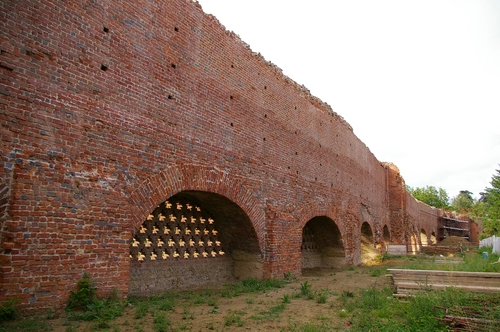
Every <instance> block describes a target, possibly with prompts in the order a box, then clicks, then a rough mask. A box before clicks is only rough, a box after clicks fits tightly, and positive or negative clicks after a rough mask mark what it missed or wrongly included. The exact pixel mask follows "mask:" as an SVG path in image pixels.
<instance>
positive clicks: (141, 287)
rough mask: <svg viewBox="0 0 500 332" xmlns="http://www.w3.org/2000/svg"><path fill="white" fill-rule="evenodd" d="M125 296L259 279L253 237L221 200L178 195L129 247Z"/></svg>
mask: <svg viewBox="0 0 500 332" xmlns="http://www.w3.org/2000/svg"><path fill="white" fill-rule="evenodd" d="M130 258H131V264H130V283H129V294H130V295H141V296H144V295H153V294H157V293H161V292H164V291H166V290H171V289H193V288H195V289H196V288H197V289H199V288H205V287H212V286H220V285H222V284H224V283H227V282H232V281H235V280H237V279H240V278H242V279H243V278H248V277H253V278H262V276H263V261H262V257H261V254H260V247H259V244H258V239H257V234H256V232H255V230H254V229H253V226H252V223H251V222H250V219H249V217H248V216H247V215H246V214H245V212H244V211H243V210H242V209H241V208H240V207H239V206H238V205H237V204H235V203H234V202H232V201H230V200H229V199H227V198H226V197H224V196H222V195H219V194H215V193H210V192H202V191H182V192H180V193H177V194H175V195H173V196H172V197H169V198H168V199H167V200H165V201H164V202H162V203H161V204H159V205H158V206H157V207H156V208H155V209H154V210H153V211H152V212H151V213H150V214H149V215H148V216H147V217H146V218H145V220H144V222H143V223H142V224H141V225H140V227H139V228H138V229H137V231H136V232H135V234H134V236H133V237H132V241H131V244H130Z"/></svg>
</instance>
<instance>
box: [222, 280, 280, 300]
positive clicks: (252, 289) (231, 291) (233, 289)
mask: <svg viewBox="0 0 500 332" xmlns="http://www.w3.org/2000/svg"><path fill="white" fill-rule="evenodd" d="M288 283H289V282H288V281H287V280H278V279H267V280H264V281H258V280H257V279H254V278H248V279H245V280H243V281H241V282H239V283H237V284H235V285H226V287H225V288H224V289H223V290H222V292H221V295H222V297H226V298H231V297H234V296H238V295H240V294H246V293H257V292H265V291H267V290H270V289H273V288H282V287H283V286H284V285H286V284H288Z"/></svg>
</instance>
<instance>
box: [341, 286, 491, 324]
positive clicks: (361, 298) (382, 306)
mask: <svg viewBox="0 0 500 332" xmlns="http://www.w3.org/2000/svg"><path fill="white" fill-rule="evenodd" d="M499 304H500V299H498V296H496V295H478V294H474V293H466V292H463V291H460V290H456V289H448V290H445V291H429V292H424V293H417V294H415V296H412V297H409V298H407V299H405V300H399V299H396V298H393V297H392V290H391V289H387V288H386V289H382V290H377V289H374V288H370V289H367V290H363V291H361V292H359V294H358V295H357V296H353V297H351V298H348V299H347V300H346V303H345V309H346V311H347V312H348V316H349V317H350V322H352V326H351V327H352V330H353V331H408V332H411V331H447V330H448V329H447V327H446V324H445V322H444V320H443V319H444V316H445V313H446V309H448V311H449V312H455V313H456V314H457V316H460V317H467V315H474V317H476V318H479V319H481V320H483V321H490V320H497V321H498V320H499V319H500V307H499V306H498V305H499ZM492 328H493V329H492V330H491V331H493V330H495V331H496V329H497V328H498V326H492Z"/></svg>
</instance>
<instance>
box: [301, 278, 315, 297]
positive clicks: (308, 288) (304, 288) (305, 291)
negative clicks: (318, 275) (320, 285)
mask: <svg viewBox="0 0 500 332" xmlns="http://www.w3.org/2000/svg"><path fill="white" fill-rule="evenodd" d="M311 292H312V285H311V284H310V283H309V282H308V281H307V280H306V281H304V282H303V283H301V284H300V294H301V295H304V296H308V295H309V294H311Z"/></svg>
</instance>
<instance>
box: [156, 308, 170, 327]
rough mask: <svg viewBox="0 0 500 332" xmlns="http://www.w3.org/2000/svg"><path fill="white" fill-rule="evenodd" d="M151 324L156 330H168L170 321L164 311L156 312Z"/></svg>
mask: <svg viewBox="0 0 500 332" xmlns="http://www.w3.org/2000/svg"><path fill="white" fill-rule="evenodd" d="M153 326H154V328H155V330H156V331H158V332H167V331H169V327H170V321H169V320H168V319H167V317H166V315H165V313H162V312H157V313H156V314H155V315H154V320H153Z"/></svg>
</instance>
